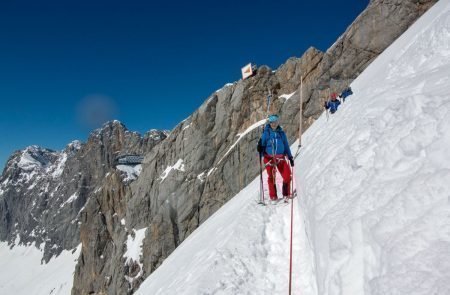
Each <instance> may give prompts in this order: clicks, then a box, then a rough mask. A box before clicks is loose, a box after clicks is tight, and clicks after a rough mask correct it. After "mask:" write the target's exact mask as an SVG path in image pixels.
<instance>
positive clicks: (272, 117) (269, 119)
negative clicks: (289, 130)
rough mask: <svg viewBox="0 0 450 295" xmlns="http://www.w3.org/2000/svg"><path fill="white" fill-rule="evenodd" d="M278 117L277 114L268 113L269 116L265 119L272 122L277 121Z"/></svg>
mask: <svg viewBox="0 0 450 295" xmlns="http://www.w3.org/2000/svg"><path fill="white" fill-rule="evenodd" d="M278 119H279V117H278V115H275V114H274V115H270V116H269V118H267V120H268V121H269V123H273V122H277V121H278Z"/></svg>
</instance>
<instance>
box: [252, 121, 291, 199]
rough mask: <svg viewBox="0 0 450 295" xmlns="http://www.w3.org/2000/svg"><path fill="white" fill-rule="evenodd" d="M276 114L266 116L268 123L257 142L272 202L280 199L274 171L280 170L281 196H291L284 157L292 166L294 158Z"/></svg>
mask: <svg viewBox="0 0 450 295" xmlns="http://www.w3.org/2000/svg"><path fill="white" fill-rule="evenodd" d="M278 120H279V117H278V115H270V116H269V117H268V120H267V121H268V123H267V124H266V126H265V127H264V131H263V133H262V135H261V138H260V139H259V142H258V147H257V150H258V152H259V154H260V157H262V158H263V161H264V164H265V167H266V170H267V175H268V178H267V183H268V186H269V196H270V200H271V201H272V203H276V202H277V201H279V200H281V199H278V196H277V188H276V184H275V176H276V171H277V169H278V171H279V172H280V174H281V176H282V178H283V187H282V193H283V197H284V198H287V197H290V196H291V192H290V186H289V184H290V181H291V177H292V174H291V168H290V167H289V164H288V163H287V161H286V157H287V158H288V159H289V162H290V164H291V167H293V166H294V158H293V157H292V153H291V149H290V148H289V143H288V140H287V137H286V133H284V131H283V129H282V128H281V126H280V125H279V122H278Z"/></svg>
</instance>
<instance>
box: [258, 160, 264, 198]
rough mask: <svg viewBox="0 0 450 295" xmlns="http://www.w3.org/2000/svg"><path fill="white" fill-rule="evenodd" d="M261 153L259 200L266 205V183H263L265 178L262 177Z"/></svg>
mask: <svg viewBox="0 0 450 295" xmlns="http://www.w3.org/2000/svg"><path fill="white" fill-rule="evenodd" d="M261 158H262V157H261V153H259V158H258V160H259V181H260V186H259V190H260V195H259V198H260V199H259V200H260V202H262V203H263V204H264V183H263V177H262V163H261Z"/></svg>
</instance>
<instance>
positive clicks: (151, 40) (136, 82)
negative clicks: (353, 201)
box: [0, 0, 369, 171]
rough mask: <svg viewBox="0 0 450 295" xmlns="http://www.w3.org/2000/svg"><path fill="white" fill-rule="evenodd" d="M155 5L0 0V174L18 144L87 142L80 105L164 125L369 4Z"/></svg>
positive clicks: (332, 31)
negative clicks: (253, 66)
mask: <svg viewBox="0 0 450 295" xmlns="http://www.w3.org/2000/svg"><path fill="white" fill-rule="evenodd" d="M162 2H163V1H131V0H129V1H94V0H92V1H83V0H77V1H70V0H68V1H60V0H58V1H45V0H43V1H31V0H29V1H20V0H3V1H0V99H1V107H0V132H1V135H2V137H1V139H0V171H1V170H2V168H3V166H4V165H5V163H6V160H7V158H8V157H9V155H11V153H12V152H13V151H15V150H18V149H22V148H25V147H26V146H29V145H32V144H37V145H40V146H43V147H47V148H51V149H56V150H61V149H63V148H64V147H65V145H66V144H67V143H69V142H71V141H72V140H74V139H79V140H81V141H86V139H87V137H88V135H89V132H90V131H92V128H94V127H95V126H94V125H95V124H91V125H87V124H86V123H84V124H83V123H81V121H82V120H81V119H80V109H83V108H84V109H86V108H88V109H89V106H90V107H91V108H94V109H95V107H96V106H98V105H100V106H102V105H105V104H107V105H108V106H107V107H106V106H105V107H103V110H104V109H109V112H107V111H105V112H106V114H105V116H106V117H108V118H114V119H118V120H120V121H122V122H123V123H124V124H125V125H126V126H127V127H128V129H130V130H133V131H138V132H140V133H144V132H145V131H147V130H149V129H152V128H157V129H172V128H173V127H175V125H176V124H177V123H179V122H180V121H181V120H183V119H185V118H186V117H188V116H189V115H190V114H191V113H192V112H193V111H195V109H197V108H198V107H199V106H200V104H201V103H202V102H203V101H204V100H205V99H206V98H207V97H208V96H209V95H210V94H211V93H212V92H213V91H215V90H216V89H218V88H220V87H222V86H223V85H224V84H225V83H227V82H233V81H236V80H238V79H239V78H240V75H241V73H240V68H241V67H242V66H243V65H245V64H247V63H248V62H254V63H257V64H258V65H262V64H266V65H269V66H270V67H272V68H273V69H276V68H277V67H278V66H280V65H281V64H282V63H283V62H285V61H286V60H287V59H288V58H289V57H291V56H301V55H302V53H303V52H304V51H305V50H306V49H307V48H308V47H309V46H315V47H317V48H319V49H320V50H326V49H327V48H328V47H329V46H331V45H332V44H333V43H334V41H335V40H336V39H337V37H338V36H339V35H341V34H342V33H343V32H344V31H345V29H346V28H347V27H348V26H349V25H350V24H351V22H352V21H353V20H354V19H355V17H356V16H357V15H358V14H359V13H360V12H361V11H362V10H363V9H364V8H365V7H366V6H367V5H368V3H369V0H356V1H355V0H353V1H331V0H322V1H319V2H316V1H299V0H297V1H281V0H280V1H257V0H256V1H234V0H231V1H204V2H203V1H202V2H199V1H167V0H166V1H164V3H162ZM313 2H316V3H313ZM90 101H95V102H96V103H94V104H93V105H90V103H89V102H90ZM97 127H98V126H97Z"/></svg>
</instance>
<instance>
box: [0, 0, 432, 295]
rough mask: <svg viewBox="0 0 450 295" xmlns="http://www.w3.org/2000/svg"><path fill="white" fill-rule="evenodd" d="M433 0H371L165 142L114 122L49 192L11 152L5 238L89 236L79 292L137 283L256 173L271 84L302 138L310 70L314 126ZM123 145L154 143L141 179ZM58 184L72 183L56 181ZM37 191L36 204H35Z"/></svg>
mask: <svg viewBox="0 0 450 295" xmlns="http://www.w3.org/2000/svg"><path fill="white" fill-rule="evenodd" d="M434 2H436V1H434V0H429V1H427V0H423V1H416V0H407V1H400V0H397V1H396V0H389V1H387V0H384V1H383V0H379V1H371V2H370V4H369V6H368V7H367V9H366V10H365V11H364V12H363V13H362V14H361V15H360V16H359V17H358V18H357V19H356V20H355V21H354V23H353V24H352V25H351V26H350V27H349V28H348V29H347V30H346V32H345V33H344V34H343V35H342V36H341V37H340V38H339V39H338V40H337V41H336V43H335V44H334V45H333V46H332V47H330V49H328V50H327V51H326V52H320V51H319V50H317V49H315V48H310V49H308V50H307V51H306V52H305V53H304V54H303V55H302V56H301V57H300V58H291V59H289V60H288V61H287V62H286V63H285V64H283V65H282V66H280V67H279V68H278V69H277V70H276V71H272V70H271V69H269V68H267V67H260V68H259V69H258V71H257V74H256V76H254V77H252V78H249V79H247V80H244V81H242V80H241V81H238V82H235V83H233V84H227V85H226V86H224V87H223V88H222V89H220V90H219V91H217V92H215V93H213V94H212V95H211V96H210V97H209V98H208V99H207V100H206V101H205V102H204V103H203V104H202V105H201V106H200V108H199V109H198V110H197V111H196V112H194V113H193V114H192V115H191V116H190V117H189V118H187V119H186V120H185V121H183V122H181V123H180V124H179V125H178V126H177V127H175V128H174V130H172V132H171V133H170V135H169V136H168V137H167V138H166V139H164V140H163V141H161V140H146V139H140V138H139V137H138V136H134V135H133V133H130V132H127V131H126V130H124V129H123V128H121V127H120V126H116V125H117V123H110V124H108V125H107V126H105V127H104V128H103V129H101V130H99V131H96V132H94V133H93V134H92V135H91V137H90V138H89V140H88V142H87V143H86V144H85V145H78V147H77V148H75V151H74V152H73V154H70V153H69V152H67V159H66V160H65V163H66V164H64V167H70V168H63V172H61V176H59V177H60V178H58V179H59V180H52V181H50V180H46V181H45V182H43V183H45V184H46V183H50V184H49V185H48V189H47V190H48V191H47V192H46V186H45V185H44V186H43V187H44V189H43V192H42V194H43V195H42V196H40V195H39V193H40V191H39V190H36V191H33V189H34V188H31V190H32V191H33V193H32V194H31V195H32V196H33V197H32V198H31V197H28V196H31V195H30V194H29V193H28V187H27V186H26V185H27V184H28V183H29V182H27V181H26V179H28V177H27V176H24V175H22V174H23V171H24V170H20V169H22V168H20V169H19V168H17V167H19V166H18V164H17V165H16V166H14V165H15V164H14V163H16V162H17V163H18V162H20V160H19V158H20V157H19V154H17V155H15V156H13V157H12V158H11V160H10V162H9V163H8V167H13V168H8V169H6V170H5V172H4V174H3V176H2V178H1V182H0V184H1V186H0V190H3V191H0V194H1V196H0V219H1V221H2V225H0V238H1V239H8V240H10V241H13V240H14V239H15V237H16V236H17V233H21V235H20V236H21V239H24V240H23V241H25V239H29V241H32V240H33V241H41V240H42V241H44V239H50V241H51V242H50V241H49V242H48V246H47V243H46V247H49V248H52V247H53V245H57V246H56V247H61V249H63V248H64V249H71V248H73V247H75V246H76V245H77V244H78V243H79V242H80V239H81V242H82V253H81V255H80V259H79V261H78V265H77V269H76V273H75V278H74V287H73V290H72V294H131V293H133V291H134V290H135V289H136V288H137V287H138V286H139V284H140V283H141V282H142V280H144V279H145V277H147V276H148V275H149V274H150V273H151V272H152V271H154V270H155V269H156V268H157V267H158V266H159V265H160V264H161V263H162V262H163V260H164V259H165V258H166V257H167V256H168V255H169V254H170V253H171V252H172V251H173V250H174V249H175V248H176V247H177V246H178V245H179V244H180V243H181V242H182V241H183V240H184V239H186V238H187V237H188V236H189V235H190V234H191V233H192V232H193V231H194V230H195V229H196V228H197V227H198V226H199V225H200V224H201V223H202V222H203V221H204V220H206V219H207V218H208V217H209V216H211V214H213V213H214V212H215V211H216V210H217V209H219V208H220V207H221V206H222V205H223V204H224V203H225V202H227V201H228V200H229V199H230V198H231V197H232V196H234V195H235V194H236V193H237V192H239V191H240V190H241V189H242V188H243V187H245V186H246V185H247V184H248V183H249V182H250V181H251V180H252V179H254V178H255V176H256V175H257V173H258V169H259V166H258V158H257V154H256V153H255V146H256V142H257V139H258V138H259V135H260V128H259V127H257V126H256V128H255V125H254V124H255V123H256V122H258V121H261V120H263V119H264V118H265V115H266V106H265V101H266V98H265V97H266V95H267V91H268V89H270V90H272V92H273V94H274V99H273V103H272V108H271V110H272V111H273V112H278V113H280V114H281V118H282V120H281V124H282V126H283V127H284V129H285V131H286V133H287V135H288V138H289V139H290V140H291V141H293V140H294V139H295V138H296V137H298V136H297V133H298V122H299V120H300V114H299V99H300V95H299V93H300V91H299V85H300V77H301V76H303V114H302V117H301V118H302V120H303V123H304V126H306V127H308V126H309V125H310V124H312V122H313V121H314V120H315V119H316V118H317V117H318V116H319V115H320V114H321V112H322V102H323V98H324V97H326V96H327V95H328V93H329V92H330V91H332V92H340V91H341V90H342V89H343V88H344V87H346V86H347V85H348V84H349V83H350V82H351V81H352V80H353V79H354V78H356V77H357V76H358V75H359V73H361V72H362V71H363V70H364V69H365V68H366V67H367V66H368V65H369V64H370V62H371V61H372V60H373V59H374V58H376V57H377V56H378V55H379V54H380V53H381V52H382V51H383V50H384V49H385V48H386V47H387V46H388V45H389V44H391V43H392V42H393V41H394V40H395V39H396V38H397V37H398V36H399V35H401V33H402V32H403V31H404V30H406V28H408V27H409V26H410V25H411V24H412V23H413V22H414V20H415V19H417V18H418V17H419V16H420V15H421V14H423V12H424V11H426V10H427V9H428V8H429V7H430V6H431V5H432V4H433V3H434ZM293 38H295V36H293ZM283 94H286V95H288V94H292V95H291V96H289V95H288V96H284V95H283ZM349 99H352V98H351V97H350V98H349ZM162 137H164V136H163V135H162V134H161V138H162ZM110 138H114V140H110ZM153 138H155V137H153ZM160 141H161V142H160ZM159 142H160V143H159ZM117 151H128V152H135V151H138V152H144V153H145V154H146V156H145V160H144V163H143V164H142V172H141V174H140V176H139V177H138V178H137V179H136V180H133V177H131V178H126V177H125V176H124V172H122V171H121V170H117V169H113V168H112V161H113V159H114V157H115V155H116V152H117ZM294 152H295V151H294ZM44 154H46V155H47V154H48V155H47V156H46V157H44V160H42V161H41V160H40V161H39V162H40V163H47V164H45V165H44V164H42V165H39V167H40V168H39V169H40V170H39V169H38V170H39V171H43V172H42V173H41V174H39V173H40V172H39V173H38V172H36V174H33V177H37V175H41V176H40V177H42V178H45V177H47V178H48V177H50V176H48V175H49V174H52V173H53V172H52V171H56V169H55V168H51V169H50V168H49V169H50V170H48V171H47V170H46V169H47V168H46V167H50V166H51V167H54V166H55V165H56V166H57V165H58V164H57V163H61V162H62V159H63V157H62V156H61V154H58V153H54V152H51V151H47V152H45V153H44ZM69 154H70V155H69ZM33 158H36V157H33ZM13 159H16V160H13ZM48 163H52V164H51V165H49V164H48ZM33 171H35V170H34V168H33ZM27 173H28V172H27ZM58 173H59V172H58ZM58 173H57V174H58ZM21 175H22V176H21ZM44 176H45V177H44ZM47 178H46V179H47ZM18 179H22V181H20V183H23V185H19V184H18V182H17V181H18ZM125 179H128V180H127V181H125ZM130 179H131V180H130ZM12 181H15V182H12ZM12 183H14V184H12ZM58 184H64V185H61V186H60V188H58V189H56V188H57V187H58ZM35 187H37V185H36V186H35ZM41 187H42V186H39V188H41ZM52 193H53V195H52ZM74 194H75V195H76V196H77V197H72V196H73V195H74ZM71 197H72V198H71ZM34 199H36V204H39V205H33V201H32V200H34ZM63 204H64V205H63ZM49 205H50V206H52V207H54V208H59V209H56V210H54V209H49V207H50V206H49ZM62 205H63V206H62ZM36 206H38V208H40V209H39V210H38V211H36V210H37V209H35V208H36ZM61 206H62V207H61ZM45 210H48V213H45V212H44V211H45ZM58 210H60V211H59V212H58ZM63 210H66V211H63ZM25 212H26V213H25ZM34 212H36V214H37V215H36V214H35V213H34ZM45 214H48V217H45V216H47V215H45ZM55 214H56V215H55ZM25 215H26V216H28V217H26V218H25ZM33 216H39V217H38V218H33ZM42 216H44V217H42ZM55 216H56V217H55ZM58 216H59V217H58ZM55 218H56V219H55ZM58 218H59V219H58ZM23 220H26V222H23ZM52 220H58V221H52ZM47 223H49V226H47ZM3 224H6V226H3ZM36 224H42V228H44V229H45V234H44V233H42V231H39V233H40V234H39V236H42V237H43V238H41V240H39V239H38V238H34V237H33V236H32V234H31V230H32V229H35V228H40V227H37V225H36ZM50 225H51V226H53V227H54V228H53V227H51V226H50ZM16 228H18V229H16ZM50 229H51V231H50ZM55 229H56V230H57V231H56V233H55V234H53V232H54V231H55ZM35 232H36V230H35ZM49 232H52V233H51V234H50V233H49ZM78 233H79V235H78ZM27 241H28V240H27ZM132 242H133V243H135V244H133V245H134V246H136V244H137V245H138V247H137V248H140V246H141V245H142V251H143V252H142V255H141V256H139V255H137V256H133V255H131V256H130V254H129V250H130V249H131V244H130V243H132ZM47 253H56V252H52V251H50V250H48V251H47ZM47 257H48V256H47Z"/></svg>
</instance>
